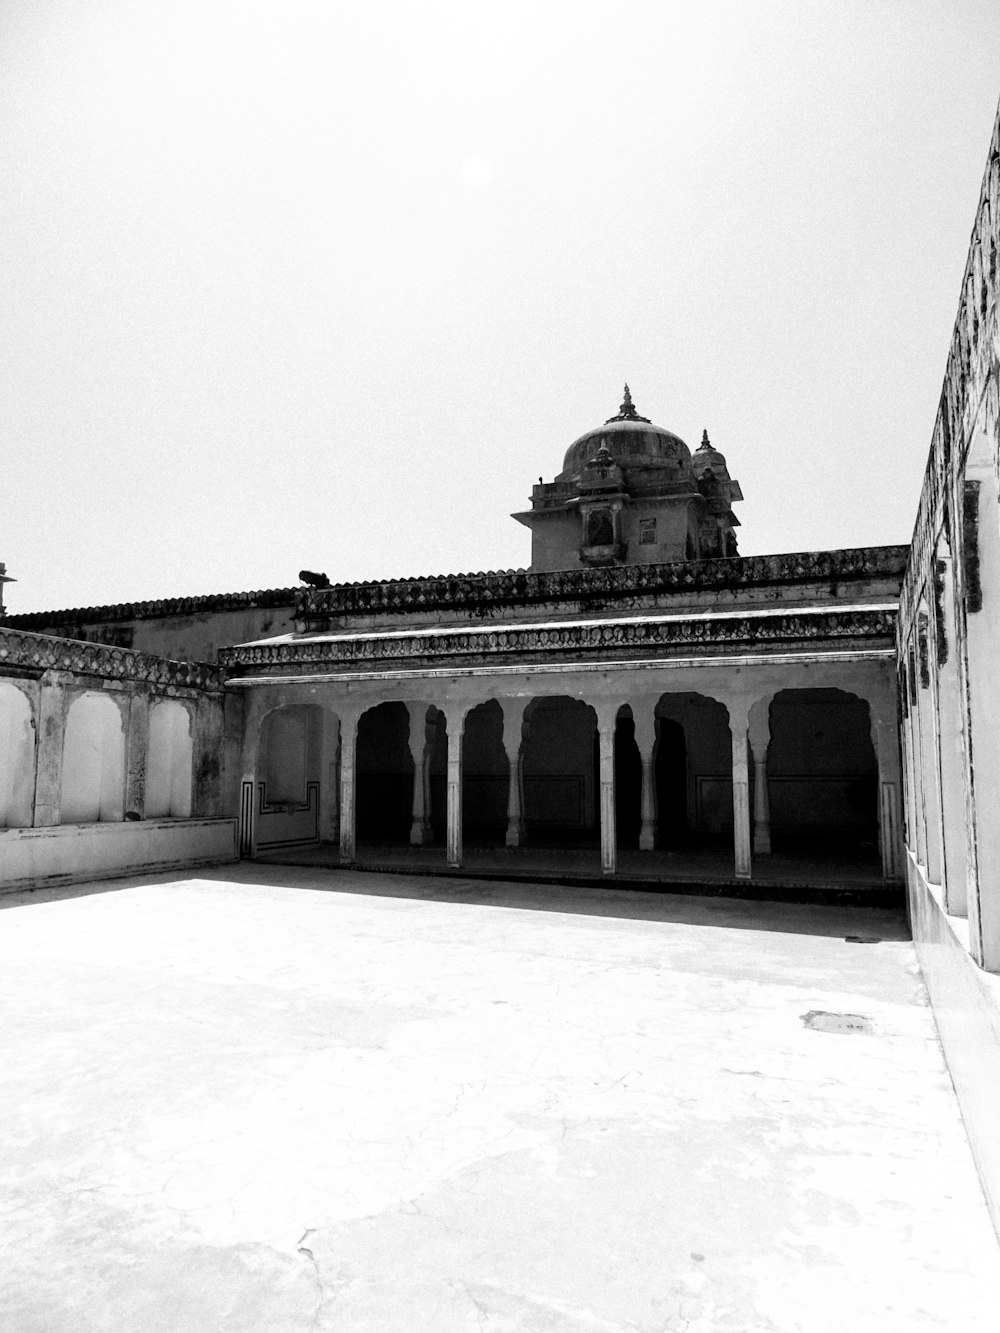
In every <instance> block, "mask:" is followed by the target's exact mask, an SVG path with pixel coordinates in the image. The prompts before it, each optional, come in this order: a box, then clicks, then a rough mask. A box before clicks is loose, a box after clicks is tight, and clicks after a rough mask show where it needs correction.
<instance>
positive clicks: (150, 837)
mask: <svg viewBox="0 0 1000 1333" xmlns="http://www.w3.org/2000/svg"><path fill="white" fill-rule="evenodd" d="M235 859H236V820H235V819H191V820H183V821H181V820H169V821H166V822H159V821H157V820H143V821H139V822H137V823H121V824H100V823H97V824H61V825H56V826H55V827H53V828H19V829H7V830H3V829H0V890H8V889H24V888H39V887H42V886H44V885H47V884H75V883H79V882H81V881H86V880H89V879H106V878H113V877H115V876H120V875H138V874H144V873H146V872H147V871H153V870H165V869H169V868H171V867H174V866H187V865H218V864H221V863H223V862H226V861H234V860H235Z"/></svg>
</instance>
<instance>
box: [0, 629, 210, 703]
mask: <svg viewBox="0 0 1000 1333" xmlns="http://www.w3.org/2000/svg"><path fill="white" fill-rule="evenodd" d="M45 671H66V672H71V673H73V674H74V675H83V676H99V677H100V678H101V679H103V680H121V681H135V682H137V683H140V684H145V685H162V686H171V685H173V686H183V687H186V688H188V689H196V690H207V691H213V692H221V690H222V688H223V682H224V676H223V673H222V672H221V671H220V670H219V669H218V668H217V667H214V666H209V665H208V664H207V663H205V662H172V661H170V660H169V659H168V658H166V657H154V656H153V655H152V654H151V653H139V652H135V651H134V650H133V649H131V648H113V647H109V646H108V645H107V644H102V643H83V642H81V641H80V640H77V639H57V638H54V637H52V636H50V635H47V634H31V633H28V632H26V631H24V630H12V629H6V628H0V672H3V673H5V674H17V673H21V674H27V675H33V676H39V675H41V674H42V673H43V672H45Z"/></svg>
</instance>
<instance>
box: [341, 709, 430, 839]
mask: <svg viewBox="0 0 1000 1333" xmlns="http://www.w3.org/2000/svg"><path fill="white" fill-rule="evenodd" d="M355 763H356V779H355V781H356V783H357V796H356V806H355V809H356V812H357V813H356V819H357V832H358V840H359V841H360V842H366V843H374V844H378V845H386V844H400V845H402V844H405V843H408V842H409V841H410V828H411V822H412V817H413V778H414V769H415V765H414V760H413V755H412V753H411V750H410V715H409V711H408V710H407V707H406V704H405V703H401V702H398V701H393V702H391V703H383V704H378V705H376V707H374V708H369V709H368V711H367V712H366V713H362V715H361V718H360V719H359V721H358V740H357V758H356V761H355Z"/></svg>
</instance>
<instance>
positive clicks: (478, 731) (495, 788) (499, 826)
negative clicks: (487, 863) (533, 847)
mask: <svg viewBox="0 0 1000 1333" xmlns="http://www.w3.org/2000/svg"><path fill="white" fill-rule="evenodd" d="M509 782H510V763H509V761H508V759H507V752H506V750H505V749H504V743H503V708H502V706H501V704H500V702H499V700H497V699H487V700H485V701H484V702H483V703H480V704H476V706H475V707H474V708H471V709H470V710H469V712H468V713H467V714H466V716H465V726H464V729H463V732H462V786H463V795H462V816H463V818H462V823H463V826H464V829H465V830H467V831H468V832H469V833H471V834H472V836H473V838H474V840H475V841H477V842H479V843H482V844H483V845H488V846H503V843H504V838H505V835H506V832H507V798H508V789H509Z"/></svg>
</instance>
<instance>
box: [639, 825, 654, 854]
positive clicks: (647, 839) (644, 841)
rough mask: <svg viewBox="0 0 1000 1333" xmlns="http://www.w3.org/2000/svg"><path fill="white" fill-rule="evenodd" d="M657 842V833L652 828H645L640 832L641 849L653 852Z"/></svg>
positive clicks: (641, 850)
mask: <svg viewBox="0 0 1000 1333" xmlns="http://www.w3.org/2000/svg"><path fill="white" fill-rule="evenodd" d="M655 844H656V834H655V833H654V831H653V830H652V829H643V830H642V832H641V833H640V834H639V851H640V852H651V851H652V850H653V847H654V846H655Z"/></svg>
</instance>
